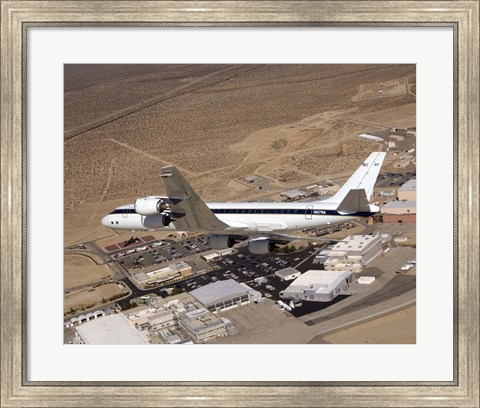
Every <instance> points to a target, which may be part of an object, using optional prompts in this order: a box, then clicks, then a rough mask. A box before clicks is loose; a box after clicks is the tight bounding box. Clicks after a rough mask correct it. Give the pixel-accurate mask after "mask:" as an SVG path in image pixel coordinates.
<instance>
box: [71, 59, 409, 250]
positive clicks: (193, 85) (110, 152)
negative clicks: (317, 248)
mask: <svg viewBox="0 0 480 408" xmlns="http://www.w3.org/2000/svg"><path fill="white" fill-rule="evenodd" d="M380 90H382V93H381V94H379V92H380ZM412 90H413V91H414V90H415V66H414V65H66V66H65V146H64V147H65V150H64V151H65V198H64V200H65V230H66V237H67V236H69V237H70V239H68V241H67V239H66V240H65V243H66V244H72V243H74V242H81V241H82V240H84V239H85V238H84V237H90V234H93V236H96V234H97V232H98V234H100V236H101V234H102V228H101V227H100V228H98V222H99V220H100V218H101V216H102V215H103V214H104V213H105V212H108V211H109V210H110V209H111V208H113V207H114V206H115V205H116V204H117V203H120V202H122V200H125V199H126V198H127V197H139V196H144V195H150V194H159V193H162V184H161V180H160V178H159V174H160V168H161V167H162V166H164V165H167V164H174V165H176V166H177V167H178V168H179V169H180V170H181V171H182V172H183V173H184V175H185V176H186V177H187V178H188V180H189V181H190V182H191V183H192V185H193V186H194V187H195V188H196V189H197V190H198V192H199V194H200V195H201V196H202V197H203V198H204V199H206V200H246V199H249V197H250V195H252V194H253V195H254V194H255V193H257V192H255V191H251V190H250V189H246V188H245V186H244V185H242V184H241V183H238V181H237V180H238V179H239V178H241V177H245V176H248V175H252V174H257V175H261V176H264V177H268V178H270V179H272V183H273V184H274V187H277V188H278V189H282V188H286V187H289V186H294V185H296V184H298V183H301V184H305V183H308V182H310V181H315V180H317V179H318V177H319V176H320V175H322V176H323V175H325V176H331V175H336V174H340V173H341V174H345V175H346V174H347V173H348V172H350V171H351V170H353V169H355V168H356V167H357V166H358V163H359V162H360V161H361V160H362V158H363V157H365V155H366V154H368V153H369V152H371V151H373V150H376V149H378V148H379V145H378V144H376V143H372V142H369V141H365V140H359V139H355V136H356V135H358V134H359V133H368V132H373V131H375V130H382V129H385V128H388V127H395V126H412V127H413V126H415V95H414V94H413V91H412ZM127 201H128V200H127ZM103 231H105V230H103ZM98 234H97V235H98Z"/></svg>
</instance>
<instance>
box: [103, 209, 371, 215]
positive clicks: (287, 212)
mask: <svg viewBox="0 0 480 408" xmlns="http://www.w3.org/2000/svg"><path fill="white" fill-rule="evenodd" d="M211 211H212V212H213V213H214V214H275V215H312V216H313V215H336V216H346V217H347V216H348V217H369V216H371V215H373V214H375V213H373V212H357V213H350V214H341V213H339V212H338V211H335V210H320V209H313V210H312V209H288V208H275V209H273V208H238V209H236V208H215V209H212V210H211ZM110 214H137V212H136V211H135V209H133V208H117V209H115V210H113V211H112V212H111V213H110Z"/></svg>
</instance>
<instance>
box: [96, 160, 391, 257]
mask: <svg viewBox="0 0 480 408" xmlns="http://www.w3.org/2000/svg"><path fill="white" fill-rule="evenodd" d="M384 158H385V153H383V152H375V153H372V154H370V156H368V158H367V160H365V161H364V162H363V163H362V165H361V166H360V167H359V168H358V169H357V170H356V171H355V173H354V174H353V175H352V176H351V177H350V178H349V179H348V181H347V182H346V183H345V184H344V185H343V186H342V188H341V189H340V190H339V191H338V192H337V193H336V194H335V195H334V196H333V197H331V198H329V199H327V200H322V201H314V202H293V203H292V202H289V203H259V202H255V203H245V202H240V203H205V202H204V201H203V200H202V199H201V198H200V197H199V196H198V195H197V193H196V192H195V191H194V190H193V188H192V187H191V186H190V184H189V183H188V182H187V181H186V180H185V178H184V177H183V176H182V174H181V173H180V172H179V171H178V170H177V169H176V168H175V167H174V166H167V167H163V168H162V178H163V179H164V184H165V190H166V192H167V196H166V197H162V196H149V197H144V198H139V199H137V200H136V201H135V204H128V205H123V206H121V207H118V208H116V209H115V210H114V211H112V212H111V213H110V214H108V215H106V216H105V217H103V219H102V225H104V226H105V227H108V228H113V229H118V230H143V231H149V230H157V229H166V230H176V231H201V232H204V233H208V234H209V236H208V244H209V246H210V247H211V248H213V249H225V248H229V247H232V246H233V245H234V244H235V243H237V242H239V241H242V240H244V239H249V242H248V249H249V251H250V252H251V253H253V254H258V255H260V254H267V253H269V252H272V251H273V249H274V248H275V245H276V244H281V243H287V242H288V241H291V240H292V239H296V238H298V237H292V236H289V235H284V234H282V233H284V232H288V231H296V230H300V229H304V228H314V227H320V226H322V225H326V224H332V223H336V222H343V221H348V220H352V219H356V218H359V217H368V216H371V215H373V214H375V213H377V212H378V211H379V208H378V207H377V206H376V205H372V204H369V203H368V199H369V197H370V196H371V194H372V192H373V187H374V185H375V182H376V180H377V177H378V174H379V172H380V168H381V166H382V163H383V160H384Z"/></svg>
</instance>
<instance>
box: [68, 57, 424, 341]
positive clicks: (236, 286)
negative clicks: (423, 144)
mask: <svg viewBox="0 0 480 408" xmlns="http://www.w3.org/2000/svg"><path fill="white" fill-rule="evenodd" d="M63 222H64V276H63V299H64V308H63V325H64V328H63V331H64V343H65V344H77V345H78V344H106V345H109V344H111V345H119V344H126V345H137V344H153V345H165V346H166V347H168V346H167V345H169V344H210V345H215V344H325V345H326V346H325V347H328V344H415V343H416V269H417V268H416V66H415V65H414V64H65V65H64V219H63ZM197 347H205V346H197Z"/></svg>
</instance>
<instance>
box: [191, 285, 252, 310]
mask: <svg viewBox="0 0 480 408" xmlns="http://www.w3.org/2000/svg"><path fill="white" fill-rule="evenodd" d="M249 292H250V290H249V288H248V286H246V285H241V284H239V283H238V282H236V281H234V280H233V279H229V280H224V281H218V282H214V283H210V284H208V285H205V286H202V287H200V288H198V289H195V290H192V291H191V292H190V295H192V296H193V297H194V298H195V299H197V300H198V301H199V302H200V303H201V304H202V305H204V306H205V307H206V308H207V309H208V310H209V311H210V312H219V311H222V310H224V309H230V308H232V307H236V306H239V305H242V304H247V303H249V302H250V296H249Z"/></svg>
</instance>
